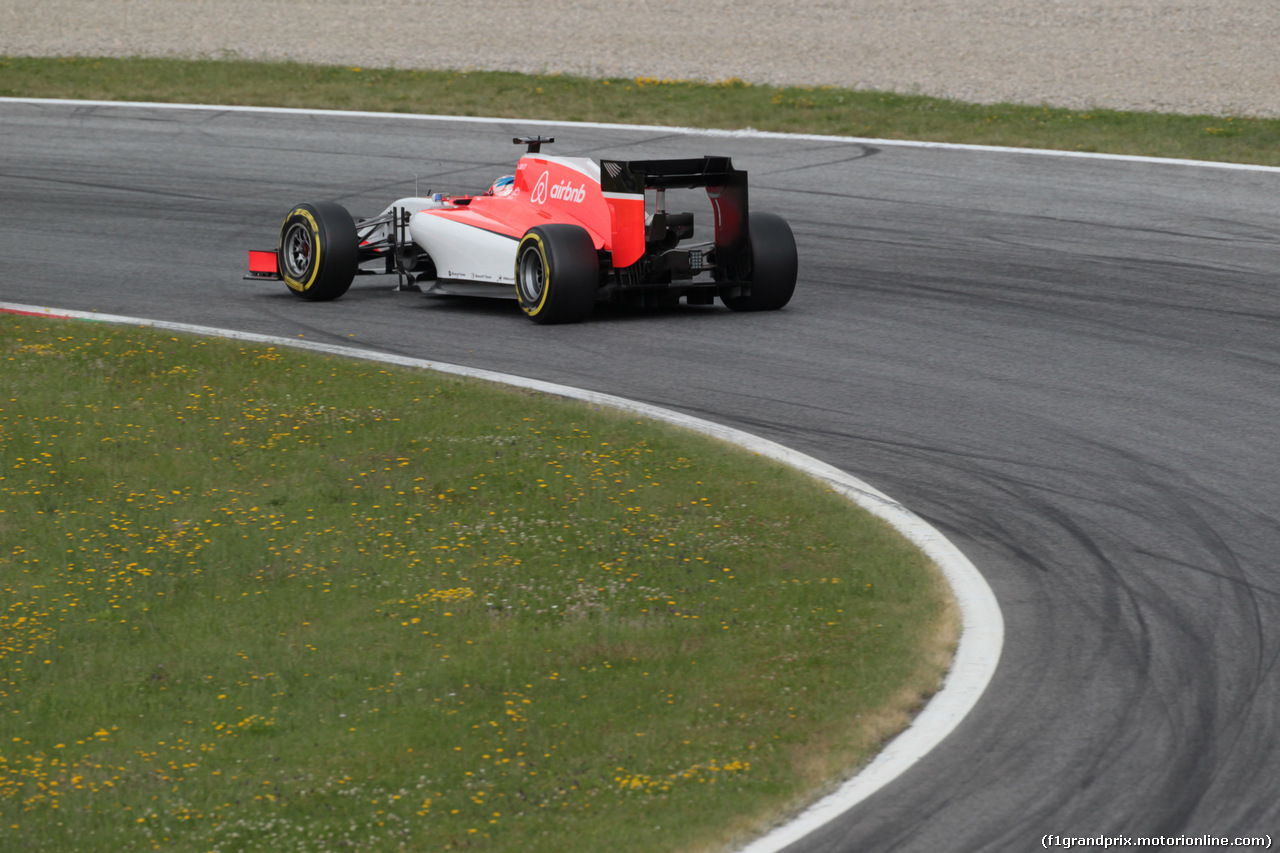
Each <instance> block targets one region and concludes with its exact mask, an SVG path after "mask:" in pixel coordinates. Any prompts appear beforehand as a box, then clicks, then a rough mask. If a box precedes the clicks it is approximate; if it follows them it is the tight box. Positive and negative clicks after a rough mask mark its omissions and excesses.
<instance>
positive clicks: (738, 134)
mask: <svg viewBox="0 0 1280 853" xmlns="http://www.w3.org/2000/svg"><path fill="white" fill-rule="evenodd" d="M0 104H40V105H57V104H62V105H67V104H69V105H72V106H80V107H120V108H130V109H139V108H143V109H159V110H202V111H207V112H231V113H278V114H281V115H314V116H347V117H350V118H380V119H403V120H406V121H436V122H455V123H461V124H518V125H525V126H529V127H584V128H594V129H597V130H630V131H648V132H652V133H678V134H683V135H686V136H706V137H719V138H726V139H735V138H741V139H779V140H797V139H798V140H804V141H810V142H847V143H849V144H855V145H875V146H881V147H897V148H937V149H940V150H944V151H974V152H979V153H993V154H1034V155H1036V156H1041V157H1072V158H1077V159H1082V160H1113V161H1119V162H1125V163H1154V164H1157V165H1163V166H1199V167H1202V168H1205V169H1228V170H1233V171H1242V172H1280V166H1258V165H1255V164H1252V163H1220V162H1217V161H1214V160H1181V159H1177V158H1173V157H1143V156H1140V155H1137V154H1104V153H1098V152H1095V151H1063V150H1059V149H1055V148H1012V147H1005V146H1000V145H968V144H964V143H959V142H921V141H918V140H911V139H876V138H874V137H863V136H825V135H823V134H818V133H779V132H776V131H770V130H756V129H754V128H746V129H744V130H717V129H713V128H698V127H671V126H665V125H652V124H610V123H608V122H593V121H549V120H542V119H520V118H485V117H482V116H446V115H429V114H422V113H381V112H367V111H365V112H362V111H357V110H317V109H300V108H297V107H250V106H218V105H215V104H171V103H163V102H154V103H153V102H150V101H87V100H76V99H70V98H68V99H62V98H0Z"/></svg>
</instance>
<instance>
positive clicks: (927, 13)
mask: <svg viewBox="0 0 1280 853" xmlns="http://www.w3.org/2000/svg"><path fill="white" fill-rule="evenodd" d="M1278 50H1280V2H1278V0H687V2H676V0H629V2H625V3H619V2H610V0H603V2H602V3H595V2H587V0H537V2H532V3H530V2H527V0H361V2H349V0H105V2H104V0H0V54H3V55H10V56H42V55H43V56H49V55H62V56H71V55H76V56H95V55H109V56H131V55H150V56H157V55H160V56H184V57H215V58H216V57H222V56H239V57H243V58H247V59H289V60H297V61H300V62H313V63H322V64H341V65H358V66H367V67H386V66H394V67H397V68H452V69H492V70H510V71H524V72H533V73H550V72H557V71H559V72H564V73H570V74H581V75H588V76H608V77H640V76H644V77H658V78H668V77H669V78H689V79H700V80H720V79H726V78H732V77H737V78H741V79H743V80H748V81H752V82H758V83H781V84H799V85H822V84H830V85H838V86H847V87H852V88H863V89H878V90H890V91H896V92H903V93H916V94H926V95H938V96H943V97H949V98H958V99H961V100H965V101H976V102H980V103H995V102H1000V101H1013V102H1019V103H1029V104H1049V105H1054V106H1065V107H1071V108H1078V109H1087V108H1092V107H1110V108H1116V109H1136V110H1157V111H1162V112H1181V113H1208V114H1213V115H1242V116H1243V115H1252V116H1277V117H1280V61H1277V59H1278Z"/></svg>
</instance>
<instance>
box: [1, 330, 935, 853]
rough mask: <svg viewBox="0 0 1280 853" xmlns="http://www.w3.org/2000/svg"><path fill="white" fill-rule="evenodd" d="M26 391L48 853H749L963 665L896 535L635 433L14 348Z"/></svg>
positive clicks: (16, 542)
mask: <svg viewBox="0 0 1280 853" xmlns="http://www.w3.org/2000/svg"><path fill="white" fill-rule="evenodd" d="M0 360H2V361H3V364H4V365H5V375H6V377H7V379H6V383H5V393H4V394H3V395H0V460H2V466H0V542H3V543H4V546H3V550H0V582H2V589H0V596H2V597H0V602H2V604H3V606H2V607H0V679H2V680H0V831H2V832H3V834H4V837H5V838H6V839H7V840H8V844H9V846H11V847H15V848H20V849H22V850H25V851H31V853H35V851H65V850H71V849H74V850H77V851H80V852H81V853H86V851H111V853H120V851H133V850H139V851H140V850H156V849H159V850H181V851H185V850H193V851H194V850H201V851H209V850H212V851H233V850H240V851H249V850H254V851H257V850H263V851H265V850H270V851H279V850H291V851H321V850H333V849H345V848H347V847H350V848H352V849H362V850H402V849H407V850H438V849H452V848H462V847H465V848H468V849H477V850H491V851H508V850H510V851H537V850H546V851H562V850H565V849H577V850H604V849H608V850H619V851H622V850H653V849H668V850H670V849H680V850H696V849H709V848H715V847H718V846H720V845H723V844H725V843H727V842H729V841H731V840H733V839H736V838H740V837H741V836H742V835H743V834H744V833H750V832H752V831H754V830H756V829H758V828H760V826H761V822H762V821H764V820H767V819H768V818H770V817H771V816H775V815H777V814H778V813H780V812H781V811H784V810H786V809H787V808H789V807H792V806H794V805H795V804H796V803H797V802H798V801H800V800H802V799H803V798H804V797H805V796H806V795H807V793H808V792H811V791H812V790H813V789H814V788H815V787H816V786H818V785H820V784H821V783H822V782H823V781H825V780H827V779H830V778H831V777H832V776H833V775H835V774H838V773H840V772H841V771H842V770H843V769H846V768H848V767H849V766H851V765H854V764H856V763H857V762H859V761H861V760H863V759H865V758H866V757H867V756H869V755H870V754H871V753H872V752H873V751H874V749H875V748H876V746H877V745H878V744H879V743H880V741H881V739H882V738H883V737H884V736H885V735H886V734H888V733H890V732H892V731H893V730H896V729H897V728H900V727H901V725H902V724H903V722H904V721H905V719H906V718H907V715H908V714H909V713H910V712H911V710H912V709H913V708H914V707H916V706H918V704H919V702H920V701H921V700H922V698H923V697H925V696H927V695H928V694H929V693H930V692H931V691H932V690H933V689H935V687H936V685H937V683H938V680H939V677H940V674H941V673H942V672H943V669H944V667H945V664H946V661H947V657H948V655H949V652H950V648H951V645H952V643H953V642H954V639H955V630H956V625H955V616H954V611H953V610H952V609H951V605H950V604H949V603H948V601H949V599H948V596H947V595H946V593H945V590H944V588H943V585H942V582H941V581H940V580H939V578H938V577H937V575H936V573H934V572H933V571H932V570H931V567H929V566H928V565H926V564H925V562H924V558H923V557H922V556H921V555H920V554H919V552H918V551H916V549H914V548H913V547H911V546H909V545H908V544H906V543H905V542H904V541H903V540H902V539H901V537H899V536H898V535H896V534H895V533H894V531H892V529H890V528H889V527H888V525H886V524H885V523H883V522H881V521H879V520H877V519H874V518H872V517H871V516H869V515H867V514H866V513H863V512H861V511H859V510H856V509H854V508H852V507H851V506H850V505H849V504H848V503H847V501H845V500H844V499H842V498H840V497H838V496H836V495H834V494H832V493H830V492H829V491H827V490H825V489H824V488H823V487H821V486H819V485H817V484H815V483H814V482H813V481H810V480H807V479H805V478H803V477H801V476H800V475H798V474H796V473H795V472H793V471H790V470H789V469H785V468H783V467H781V466H779V465H777V464H774V463H771V462H768V461H763V460H760V459H759V458H756V457H754V456H752V455H751V454H749V453H746V452H744V451H741V450H739V449H737V448H734V447H730V446H727V445H724V444H721V443H718V442H714V441H711V440H709V439H705V438H702V437H700V436H695V435H691V434H688V433H685V432H683V431H679V430H675V429H673V428H670V427H667V426H664V425H660V424H654V423H649V422H644V421H638V420H637V419H636V418H635V417H634V416H626V415H623V414H619V413H612V412H608V411H596V410H592V409H591V408H590V407H588V406H585V405H582V404H576V403H570V402H565V401H561V400H556V399H554V398H550V397H547V396H545V395H540V394H536V393H530V392H518V391H512V390H510V389H504V388H500V387H496V386H492V385H488V384H484V383H479V382H473V381H467V380H462V379H458V378H452V377H445V376H441V375H437V374H432V373H428V372H422V371H410V370H402V369H398V368H390V367H385V366H382V365H374V364H369V363H362V362H355V361H350V360H341V359H336V358H330V357H324V356H320V355H315V354H309V353H302V352H298V351H290V350H285V349H275V348H271V347H259V346H250V345H246V344H242V343H237V342H230V341H223V340H211V339H202V338H194V337H180V336H175V335H172V334H166V333H159V332H154V331H149V330H144V329H135V328H124V327H110V326H102V325H96V324H88V323H68V322H62V321H53V320H48V319H35V318H25V317H17V316H13V315H3V314H0ZM566 839H571V840H569V841H566Z"/></svg>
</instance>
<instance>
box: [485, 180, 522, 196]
mask: <svg viewBox="0 0 1280 853" xmlns="http://www.w3.org/2000/svg"><path fill="white" fill-rule="evenodd" d="M515 187H516V176H515V175H503V176H502V177H501V178H498V180H496V181H494V182H493V186H491V187H489V194H490V195H508V194H509V193H510V192H511V191H512V190H513V189H515Z"/></svg>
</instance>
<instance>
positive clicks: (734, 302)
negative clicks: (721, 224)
mask: <svg viewBox="0 0 1280 853" xmlns="http://www.w3.org/2000/svg"><path fill="white" fill-rule="evenodd" d="M749 221H750V225H749V229H750V239H751V251H750V259H749V263H748V266H747V269H746V271H745V274H743V275H742V276H741V277H742V278H743V279H744V280H746V281H747V282H750V286H749V288H748V289H749V292H748V293H747V294H745V295H743V294H741V293H732V292H722V293H721V294H720V301H721V302H723V303H724V304H725V305H727V306H729V307H730V308H732V309H733V310H734V311H776V310H778V309H779V308H781V307H782V306H784V305H786V304H787V303H788V302H790V301H791V295H792V294H793V293H795V290H796V273H797V270H798V268H799V261H798V258H797V256H796V238H795V236H794V235H793V234H792V233H791V226H790V225H788V224H787V221H786V220H785V219H783V218H782V217H781V216H775V215H774V214H772V213H752V214H751V217H750V220H749ZM736 289H737V288H735V290H736Z"/></svg>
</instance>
